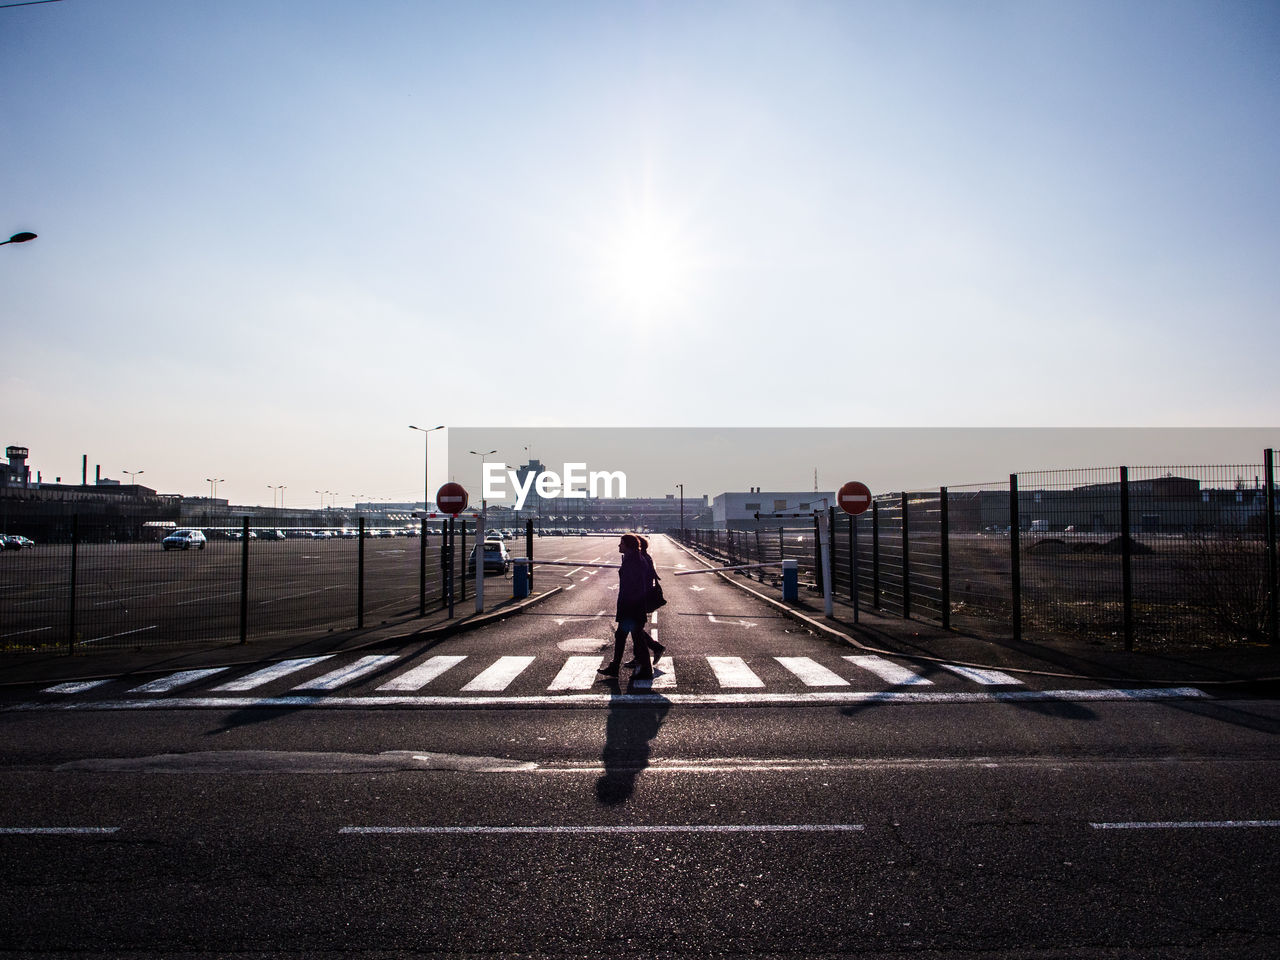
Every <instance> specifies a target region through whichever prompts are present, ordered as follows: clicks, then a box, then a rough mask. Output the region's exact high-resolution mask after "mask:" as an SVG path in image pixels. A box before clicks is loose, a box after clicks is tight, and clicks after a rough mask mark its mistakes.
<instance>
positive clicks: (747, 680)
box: [707, 657, 764, 688]
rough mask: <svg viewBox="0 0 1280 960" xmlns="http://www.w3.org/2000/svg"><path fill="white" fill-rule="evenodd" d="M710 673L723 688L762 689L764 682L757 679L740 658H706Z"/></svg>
mask: <svg viewBox="0 0 1280 960" xmlns="http://www.w3.org/2000/svg"><path fill="white" fill-rule="evenodd" d="M707 663H709V664H710V665H711V672H712V673H714V674H715V675H716V680H717V681H719V683H720V686H721V687H722V688H724V687H763V686H764V681H763V680H761V679H760V678H759V677H757V676H756V675H755V674H754V673H753V672H752V670H751V668H750V667H748V666H747V661H745V660H743V659H742V658H741V657H707Z"/></svg>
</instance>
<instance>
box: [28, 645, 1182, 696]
mask: <svg viewBox="0 0 1280 960" xmlns="http://www.w3.org/2000/svg"><path fill="white" fill-rule="evenodd" d="M604 662H605V658H604V656H603V654H590V655H582V654H575V655H572V656H563V655H559V654H557V655H553V656H541V657H540V656H535V655H506V656H497V657H493V656H472V655H468V654H438V655H433V656H429V657H426V658H425V659H419V657H418V656H417V655H415V654H367V655H363V656H359V655H342V654H326V655H322V656H312V657H299V658H294V659H289V660H282V661H280V662H277V663H271V664H267V665H265V666H262V667H259V668H258V669H252V670H250V671H249V672H247V673H244V674H240V675H235V674H236V671H237V670H238V669H242V668H238V667H205V668H198V669H188V670H180V671H177V672H175V673H172V674H169V675H167V676H163V677H157V678H155V679H150V680H147V681H146V682H143V683H136V682H131V681H128V680H127V679H125V678H114V679H113V678H108V679H102V680H95V681H77V682H68V683H60V684H55V685H53V686H50V687H46V688H44V689H43V690H42V691H41V693H43V694H45V695H46V697H47V698H49V699H46V700H44V701H42V702H41V703H39V704H27V705H25V707H26V708H29V709H41V708H56V706H57V704H58V703H60V702H61V703H63V704H65V705H66V706H67V708H69V709H77V708H84V709H91V708H95V707H97V708H102V709H123V708H128V707H146V706H171V707H178V708H181V707H218V706H237V707H255V706H261V707H271V706H289V707H298V706H345V707H361V706H365V707H394V706H417V707H429V706H447V707H456V706H496V705H522V704H524V705H552V706H554V705H592V704H602V703H612V702H616V701H617V700H618V699H619V698H621V699H623V700H626V699H628V698H632V699H636V698H638V699H640V700H644V699H645V698H663V699H667V700H670V701H671V702H684V703H692V704H697V703H702V704H733V705H751V704H753V703H757V704H789V703H790V704H806V703H807V704H816V703H848V702H865V701H867V700H877V701H881V702H910V703H921V702H930V701H939V702H980V701H990V700H1010V701H1020V700H1045V699H1056V700H1064V699H1071V700H1080V699H1087V700H1097V699H1154V698H1169V697H1187V696H1204V694H1203V693H1202V692H1200V691H1198V690H1194V689H1190V688H1152V689H1142V690H1112V689H1107V688H1101V687H1094V688H1088V689H1077V690H1035V689H1029V688H1028V686H1027V683H1026V682H1025V679H1024V678H1023V677H1019V676H1017V675H1014V674H1013V673H1007V672H1004V671H1000V670H994V669H991V668H989V667H974V666H969V665H965V664H953V663H945V662H928V663H915V662H912V663H908V662H903V661H898V660H893V659H889V658H887V657H881V656H877V655H872V654H865V653H864V654H858V655H847V656H836V655H832V656H829V657H824V658H818V657H810V656H774V657H765V656H761V657H755V658H752V659H750V660H748V659H747V658H744V657H736V656H698V657H679V658H676V657H667V658H664V659H663V660H662V661H661V663H660V665H659V666H658V667H657V668H656V669H655V671H654V676H653V678H652V679H648V680H642V679H636V680H629V679H628V677H627V676H626V674H625V673H624V674H623V677H622V678H621V679H620V681H614V682H613V684H612V685H610V684H609V682H608V681H606V680H603V679H602V678H601V677H600V675H599V673H598V670H599V668H600V667H601V666H603V664H604ZM104 698H105V699H104Z"/></svg>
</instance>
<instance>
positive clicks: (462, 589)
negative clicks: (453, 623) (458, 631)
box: [449, 520, 484, 616]
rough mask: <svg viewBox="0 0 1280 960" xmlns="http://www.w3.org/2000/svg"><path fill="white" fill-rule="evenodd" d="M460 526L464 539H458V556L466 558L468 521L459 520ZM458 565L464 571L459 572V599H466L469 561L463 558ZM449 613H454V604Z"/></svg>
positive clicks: (482, 560) (482, 559)
mask: <svg viewBox="0 0 1280 960" xmlns="http://www.w3.org/2000/svg"><path fill="white" fill-rule="evenodd" d="M458 528H459V530H460V531H461V533H462V539H461V540H459V541H458V556H459V557H461V558H465V557H466V555H467V521H465V520H459V521H458ZM480 561H481V563H483V562H484V558H483V557H481V558H480ZM458 566H459V567H461V568H462V572H461V573H459V574H458V599H459V600H466V599H467V561H466V560H465V559H463V561H462V563H460V564H459V565H458ZM449 615H450V616H452V615H453V607H452V606H450V608H449Z"/></svg>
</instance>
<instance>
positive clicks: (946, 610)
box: [938, 487, 951, 630]
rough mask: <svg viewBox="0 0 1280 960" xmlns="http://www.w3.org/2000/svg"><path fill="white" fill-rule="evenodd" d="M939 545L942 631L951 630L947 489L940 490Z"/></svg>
mask: <svg viewBox="0 0 1280 960" xmlns="http://www.w3.org/2000/svg"><path fill="white" fill-rule="evenodd" d="M938 506H939V510H938V523H939V525H940V526H941V528H942V530H941V539H940V540H939V545H940V547H941V551H942V629H943V630H950V629H951V526H950V524H949V522H948V520H947V488H946V487H939V488H938Z"/></svg>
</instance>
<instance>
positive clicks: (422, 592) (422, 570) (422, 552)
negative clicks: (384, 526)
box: [418, 510, 427, 617]
mask: <svg viewBox="0 0 1280 960" xmlns="http://www.w3.org/2000/svg"><path fill="white" fill-rule="evenodd" d="M426 615H427V512H426V511H425V510H424V511H423V512H422V530H421V531H420V532H419V534H418V616H420V617H425V616H426Z"/></svg>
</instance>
